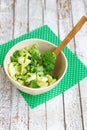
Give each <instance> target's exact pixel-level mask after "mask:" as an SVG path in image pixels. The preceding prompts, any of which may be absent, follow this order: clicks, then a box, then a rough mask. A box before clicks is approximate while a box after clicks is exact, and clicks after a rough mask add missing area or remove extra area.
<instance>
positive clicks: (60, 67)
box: [4, 39, 67, 95]
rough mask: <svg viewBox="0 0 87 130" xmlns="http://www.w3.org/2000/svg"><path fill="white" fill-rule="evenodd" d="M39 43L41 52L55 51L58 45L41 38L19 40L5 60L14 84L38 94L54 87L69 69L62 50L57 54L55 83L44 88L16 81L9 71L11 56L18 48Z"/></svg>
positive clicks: (5, 68)
mask: <svg viewBox="0 0 87 130" xmlns="http://www.w3.org/2000/svg"><path fill="white" fill-rule="evenodd" d="M35 43H37V44H38V46H39V50H40V52H44V51H46V50H50V51H53V50H54V49H55V48H56V46H55V45H53V44H52V43H50V42H48V41H45V40H41V39H28V40H24V41H21V42H19V43H18V44H16V45H15V46H13V47H12V48H11V49H10V50H9V52H8V53H7V55H6V57H5V60H4V70H5V72H6V74H7V76H8V78H9V79H10V81H11V82H12V83H13V84H14V86H16V87H17V88H18V89H19V90H21V91H23V92H26V93H28V94H31V95H38V94H41V93H44V92H47V91H49V90H51V89H52V88H54V87H55V86H56V85H57V84H58V83H59V82H60V80H61V79H62V78H63V76H64V74H65V72H66V69H67V59H66V57H65V55H64V53H63V52H61V53H60V54H59V55H58V56H57V60H56V64H55V68H54V71H53V73H54V74H56V75H57V77H58V80H57V81H56V82H55V83H53V84H52V85H50V86H48V87H43V88H29V87H26V86H23V85H21V84H20V83H19V82H17V81H14V80H13V79H12V78H11V76H10V75H9V73H8V64H9V62H10V56H11V55H12V54H13V53H14V52H15V51H16V50H20V49H22V48H24V47H26V46H29V47H31V46H32V45H33V44H35Z"/></svg>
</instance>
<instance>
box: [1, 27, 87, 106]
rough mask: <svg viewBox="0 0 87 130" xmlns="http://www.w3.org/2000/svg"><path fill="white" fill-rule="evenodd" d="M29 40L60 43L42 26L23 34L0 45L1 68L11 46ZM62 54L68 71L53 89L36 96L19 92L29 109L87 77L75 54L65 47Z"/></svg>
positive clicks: (85, 68)
mask: <svg viewBox="0 0 87 130" xmlns="http://www.w3.org/2000/svg"><path fill="white" fill-rule="evenodd" d="M30 38H40V39H44V40H47V41H50V42H52V43H53V44H55V45H57V46H58V45H59V44H60V43H61V40H60V39H59V38H58V37H57V36H56V35H55V34H54V33H53V32H52V30H51V29H50V28H49V27H48V26H47V25H44V26H42V27H40V28H38V29H36V30H33V31H32V32H29V33H27V34H24V35H22V36H20V37H18V38H16V39H13V40H11V41H9V42H7V43H5V44H3V45H0V64H1V66H3V61H4V57H5V55H6V53H7V52H8V51H9V49H10V48H11V47H12V46H14V45H15V44H17V43H18V42H20V41H22V40H25V39H30ZM44 46H45V45H44ZM63 52H64V53H65V55H66V57H67V60H68V69H67V72H66V74H65V76H64V78H63V79H62V80H61V81H60V83H59V84H58V85H57V86H56V87H55V88H53V89H52V90H50V91H48V92H46V93H43V94H40V95H36V96H32V95H30V94H26V93H24V92H22V91H19V92H20V94H21V95H22V96H23V98H24V99H25V101H26V102H27V103H28V105H29V106H31V108H35V107H36V106H38V105H40V104H42V103H44V102H46V101H48V100H50V99H52V98H53V97H55V96H57V95H59V94H61V93H63V92H64V91H66V90H67V89H69V88H71V87H72V86H74V85H75V84H76V83H78V82H79V81H80V80H82V79H83V78H85V77H87V67H86V66H85V65H84V64H83V63H82V62H81V61H80V60H79V59H78V57H77V56H76V55H75V54H73V53H72V52H71V51H70V50H69V49H68V48H67V47H65V48H64V49H63Z"/></svg>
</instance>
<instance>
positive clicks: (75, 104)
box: [59, 1, 83, 130]
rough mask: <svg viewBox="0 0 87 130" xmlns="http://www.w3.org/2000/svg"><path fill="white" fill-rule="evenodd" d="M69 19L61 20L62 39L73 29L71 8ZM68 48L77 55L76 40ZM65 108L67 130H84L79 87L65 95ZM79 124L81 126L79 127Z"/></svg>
mask: <svg viewBox="0 0 87 130" xmlns="http://www.w3.org/2000/svg"><path fill="white" fill-rule="evenodd" d="M67 2H68V3H67V7H68V5H69V6H71V5H70V1H67ZM69 8H70V10H69V14H70V16H69V18H67V16H66V17H64V18H60V19H59V32H60V37H61V39H64V37H65V36H66V35H67V34H68V32H70V30H71V28H72V27H73V25H72V24H73V23H72V12H71V11H72V8H71V7H69ZM68 47H69V48H70V49H71V50H72V51H73V52H74V53H75V47H74V40H72V41H71V42H70V43H69V44H68ZM64 108H65V124H66V127H65V129H66V130H73V129H74V130H82V129H83V127H82V120H81V109H80V100H79V90H78V85H76V86H74V87H73V88H71V89H70V90H68V91H66V92H65V93H64ZM78 124H79V126H78Z"/></svg>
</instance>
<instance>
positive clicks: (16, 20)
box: [0, 0, 87, 130]
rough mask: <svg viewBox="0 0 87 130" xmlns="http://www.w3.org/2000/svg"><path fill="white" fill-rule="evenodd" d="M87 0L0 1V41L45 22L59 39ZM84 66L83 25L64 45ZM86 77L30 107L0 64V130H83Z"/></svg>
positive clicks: (86, 29) (86, 38) (86, 42)
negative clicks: (59, 93)
mask: <svg viewBox="0 0 87 130" xmlns="http://www.w3.org/2000/svg"><path fill="white" fill-rule="evenodd" d="M83 15H85V16H87V0H0V44H3V43H4V42H7V41H8V40H10V39H13V38H14V37H18V36H19V35H21V34H24V33H26V32H28V31H31V30H33V29H35V28H37V27H39V26H41V25H43V24H47V25H48V26H49V27H50V28H51V29H52V30H53V31H54V32H55V34H56V35H58V36H59V37H60V39H61V40H63V39H64V38H65V36H66V35H67V34H68V33H69V32H70V30H71V29H72V27H73V26H74V25H75V24H76V23H77V21H78V20H79V19H80V18H81V16H83ZM67 46H68V47H69V48H70V49H71V50H72V51H73V52H74V53H76V55H77V56H78V57H79V58H80V59H81V60H82V61H83V63H84V64H85V65H86V66H87V24H85V25H84V26H83V28H82V29H81V30H80V31H79V33H78V34H77V35H76V36H75V38H74V39H72V40H71V42H70V43H69V44H68V45H67ZM86 86H87V78H85V79H84V80H82V81H81V82H80V83H79V84H77V85H75V86H74V87H72V88H71V89H69V90H68V91H66V92H65V93H64V94H61V95H59V96H57V97H55V98H53V99H52V100H50V101H48V102H47V103H44V104H42V105H40V106H38V107H37V108H35V109H31V108H30V107H29V106H28V105H27V104H26V102H25V101H24V99H23V98H22V97H21V95H20V94H19V92H18V90H17V89H16V88H15V87H14V86H13V85H12V84H11V83H10V82H9V80H8V79H7V76H6V75H5V73H4V70H3V69H2V68H1V67H0V130H87V87H86Z"/></svg>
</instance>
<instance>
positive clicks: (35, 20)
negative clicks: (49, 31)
mask: <svg viewBox="0 0 87 130" xmlns="http://www.w3.org/2000/svg"><path fill="white" fill-rule="evenodd" d="M41 5H42V3H41V0H38V1H36V0H29V31H31V30H33V29H36V28H37V27H40V26H42V6H41Z"/></svg>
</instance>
